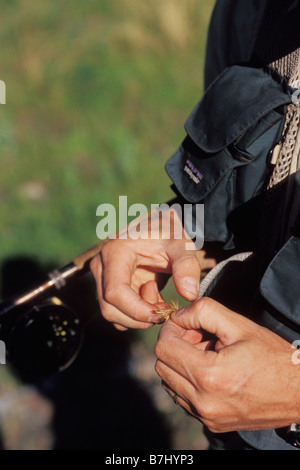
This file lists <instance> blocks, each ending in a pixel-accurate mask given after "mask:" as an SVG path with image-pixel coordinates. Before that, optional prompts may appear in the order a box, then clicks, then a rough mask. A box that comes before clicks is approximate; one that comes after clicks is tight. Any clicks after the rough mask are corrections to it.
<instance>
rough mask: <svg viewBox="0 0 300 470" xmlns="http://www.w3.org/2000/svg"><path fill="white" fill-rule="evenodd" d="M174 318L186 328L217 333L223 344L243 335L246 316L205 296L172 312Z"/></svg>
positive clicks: (175, 321) (232, 341)
mask: <svg viewBox="0 0 300 470" xmlns="http://www.w3.org/2000/svg"><path fill="white" fill-rule="evenodd" d="M171 318H172V320H173V321H174V323H176V324H177V325H178V326H181V327H182V328H184V329H186V330H190V329H193V330H200V329H201V330H205V331H207V332H208V333H211V334H213V335H215V336H216V337H217V338H218V339H219V341H220V342H221V344H222V346H228V345H230V344H233V343H235V342H236V341H238V340H239V339H241V337H242V336H243V334H244V332H245V328H246V331H247V325H246V323H247V322H249V320H247V319H246V318H245V317H243V316H242V315H239V314H238V313H235V312H233V311H232V310H229V309H228V308H226V307H224V305H222V304H220V303H218V302H216V301H215V300H213V299H211V298H209V297H203V298H202V299H199V300H197V301H196V302H194V303H192V304H190V305H189V306H188V307H186V308H184V309H181V310H178V311H177V312H174V313H172V315H171Z"/></svg>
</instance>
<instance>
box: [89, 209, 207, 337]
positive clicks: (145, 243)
mask: <svg viewBox="0 0 300 470" xmlns="http://www.w3.org/2000/svg"><path fill="white" fill-rule="evenodd" d="M173 223H174V227H177V233H178V231H180V230H181V231H182V234H183V236H182V238H181V239H180V238H179V239H175V238H172V234H171V236H170V237H169V239H164V238H163V237H162V234H161V227H160V225H159V221H158V219H157V224H158V226H157V237H156V239H152V238H151V237H149V238H148V239H147V237H145V239H142V238H139V239H137V240H132V239H131V238H130V236H128V238H127V239H116V240H111V241H109V242H108V243H107V244H106V245H105V246H104V247H103V249H102V251H101V254H100V256H97V257H95V258H94V259H93V260H92V262H91V270H92V272H93V275H94V277H95V280H96V284H97V292H98V298H99V303H100V308H101V311H102V315H103V316H104V318H106V319H107V320H109V321H111V322H113V323H114V325H115V327H116V328H117V329H119V330H124V329H127V328H142V329H145V328H149V327H150V326H152V325H153V324H154V323H160V322H161V319H160V317H158V316H155V314H154V310H155V308H158V307H159V306H161V302H163V298H162V297H161V295H160V292H159V291H160V289H162V288H163V287H164V285H165V284H166V282H167V280H168V278H169V277H170V276H171V275H173V280H174V284H175V287H176V289H177V291H178V293H179V294H180V295H181V296H182V297H183V298H184V299H186V300H189V301H193V300H195V299H196V298H197V296H198V291H199V283H200V273H201V266H200V263H201V264H203V267H204V269H206V268H207V269H209V268H212V267H213V266H214V265H215V263H216V262H215V260H214V259H212V258H209V259H206V258H205V253H204V251H196V250H191V249H188V250H187V249H186V243H187V238H186V235H184V233H183V228H182V222H181V220H180V219H179V217H177V216H176V213H175V215H174V220H173ZM153 225H154V224H153ZM147 227H148V225H147ZM153 228H154V229H156V228H155V227H153V226H152V232H153ZM174 231H175V229H174ZM189 243H191V242H190V241H189Z"/></svg>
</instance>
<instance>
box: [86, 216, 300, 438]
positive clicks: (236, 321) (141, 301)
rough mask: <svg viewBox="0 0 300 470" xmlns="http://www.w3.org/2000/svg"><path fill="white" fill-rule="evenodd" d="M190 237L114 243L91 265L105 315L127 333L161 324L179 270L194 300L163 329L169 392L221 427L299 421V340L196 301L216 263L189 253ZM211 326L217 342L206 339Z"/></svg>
mask: <svg viewBox="0 0 300 470" xmlns="http://www.w3.org/2000/svg"><path fill="white" fill-rule="evenodd" d="M177 222H178V223H179V221H177ZM177 222H176V223H177ZM185 242H186V240H185V239H172V238H171V239H169V240H164V239H162V238H158V239H138V240H131V239H125V240H122V239H117V240H112V241H110V242H108V243H107V244H106V245H105V246H104V248H103V250H102V252H101V255H99V256H97V257H95V258H94V259H93V260H92V262H91V270H92V272H93V274H94V277H95V280H96V285H97V292H98V298H99V303H100V307H101V311H102V315H103V316H104V318H106V319H107V320H108V321H110V322H112V323H113V324H114V325H115V327H116V328H117V329H119V330H126V329H128V328H141V329H146V328H150V327H151V326H153V324H155V323H160V322H161V319H160V318H158V316H157V315H155V313H154V310H155V309H156V308H157V307H158V306H161V305H162V304H163V302H164V299H163V298H162V296H161V294H160V289H161V288H162V287H163V286H164V285H165V283H166V280H167V279H168V278H169V277H170V276H171V275H172V276H173V280H174V284H175V287H176V289H177V291H178V293H179V294H180V295H181V296H182V297H183V298H185V299H186V300H188V301H190V302H192V303H191V304H190V306H189V307H188V308H187V309H186V310H185V311H184V312H183V313H182V312H181V315H180V314H176V313H173V314H172V316H171V320H169V321H167V322H166V323H165V324H164V325H163V326H162V327H161V329H160V334H159V339H158V342H157V345H156V348H155V353H156V355H157V364H156V371H157V373H158V374H159V376H160V377H161V379H162V382H163V387H164V388H165V390H166V391H167V392H168V393H169V394H170V395H171V396H174V394H175V393H176V394H178V403H179V405H180V406H182V407H183V408H184V409H185V410H187V411H188V412H189V413H191V414H192V415H193V416H194V417H195V418H197V419H200V420H201V421H202V422H203V423H204V424H206V425H207V426H208V428H209V429H210V430H211V431H213V432H228V431H235V430H241V429H243V430H246V429H247V430H252V429H268V428H274V427H282V426H287V425H289V424H291V423H293V422H298V423H299V422H300V400H299V390H300V371H299V370H298V367H297V366H296V365H295V364H293V362H292V352H293V351H292V348H291V345H290V344H289V343H288V342H286V341H285V340H283V339H282V338H280V337H279V336H278V335H276V334H274V333H272V332H271V331H269V330H267V329H265V328H262V327H260V326H258V325H257V324H255V323H254V322H252V321H250V320H248V319H246V318H244V317H243V316H241V315H238V314H237V313H235V312H232V311H230V310H228V309H227V308H225V307H224V306H222V305H220V304H218V303H217V302H215V301H213V300H211V299H201V300H198V301H196V302H195V299H196V298H197V296H198V290H199V279H200V273H201V269H210V268H212V267H213V266H214V265H215V264H216V260H215V259H214V258H211V257H209V256H208V255H207V253H206V251H205V250H199V251H197V250H186V245H185ZM203 330H206V331H208V332H210V333H213V334H214V335H215V336H216V342H214V343H213V344H212V343H210V342H206V341H203V335H202V332H203ZM299 367H300V366H299Z"/></svg>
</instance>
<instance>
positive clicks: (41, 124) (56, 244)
mask: <svg viewBox="0 0 300 470" xmlns="http://www.w3.org/2000/svg"><path fill="white" fill-rule="evenodd" d="M213 5H214V0H184V1H183V0H149V1H147V2H142V1H140V0H81V1H80V0H72V1H71V0H52V1H40V0H26V1H23V0H0V8H1V10H0V11H1V25H0V41H1V56H0V79H1V80H3V81H4V82H5V83H6V104H5V105H0V123H1V125H0V158H1V172H0V200H1V205H0V221H1V231H0V264H1V263H3V262H4V261H5V260H7V259H8V258H9V257H12V256H17V255H26V256H32V257H34V258H35V259H37V260H39V261H40V262H41V263H53V262H54V261H55V263H56V265H57V267H60V266H63V265H65V264H66V263H68V262H69V261H70V260H71V259H72V258H73V257H74V256H76V255H77V254H78V253H80V252H82V251H84V250H85V249H87V248H88V247H89V246H91V245H93V244H95V243H97V242H98V240H97V238H96V224H97V217H96V208H97V206H98V205H99V204H101V203H111V204H114V205H115V206H116V207H118V198H119V195H127V196H128V204H132V203H143V204H145V205H146V206H147V207H150V204H154V203H161V202H164V201H166V200H168V199H169V198H170V197H172V195H173V194H172V192H171V190H170V180H169V179H168V177H167V175H166V174H165V171H164V164H165V162H166V160H167V158H168V157H169V156H170V155H171V154H172V153H173V152H174V150H175V149H176V148H177V146H178V145H179V144H180V142H181V140H182V139H183V137H184V135H185V134H184V128H183V125H184V122H185V120H186V118H187V116H188V114H189V113H190V111H191V109H192V108H193V106H194V105H195V103H196V101H197V100H198V99H199V98H200V97H201V94H202V90H203V65H204V55H205V42H206V35H207V26H208V22H209V18H210V15H211V11H212V8H213ZM155 334H157V331H156V333H155ZM147 338H148V339H147ZM149 338H150V339H149ZM152 339H153V336H151V334H150V336H149V334H148V336H147V335H145V344H148V345H150V346H151V341H152ZM2 371H3V373H5V374H8V373H7V369H5V372H4V368H3V367H2V369H1V372H2ZM7 380H8V382H6V387H8V390H11V388H10V387H12V389H14V387H15V382H13V385H7V383H9V377H7ZM4 382H5V381H4ZM4 382H3V380H2V387H3V386H4V385H3V384H4ZM0 417H1V416H0ZM17 445H20V447H22V446H23V447H24V446H25V447H26V445H29V444H22V443H20V444H11V446H12V447H14V446H17ZM43 445H44V444H39V443H35V444H34V443H33V444H32V443H31V444H30V445H29V447H30V446H31V447H32V446H37V447H39V446H42V447H43ZM177 445H179V444H177ZM186 445H188V444H186Z"/></svg>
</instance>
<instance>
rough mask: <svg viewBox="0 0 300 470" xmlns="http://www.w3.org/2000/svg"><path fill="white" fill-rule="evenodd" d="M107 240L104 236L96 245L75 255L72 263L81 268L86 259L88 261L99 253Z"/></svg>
mask: <svg viewBox="0 0 300 470" xmlns="http://www.w3.org/2000/svg"><path fill="white" fill-rule="evenodd" d="M108 241H109V238H106V239H105V240H102V241H101V242H100V243H97V245H94V246H92V247H91V248H89V249H88V250H86V251H84V252H83V253H81V254H80V255H78V256H76V258H74V259H73V263H74V264H75V266H77V268H78V269H83V267H84V265H85V264H86V263H87V262H88V261H90V260H91V259H92V258H94V256H97V255H98V254H99V253H100V251H101V250H102V248H103V247H104V245H105V244H106V243H107V242H108Z"/></svg>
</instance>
